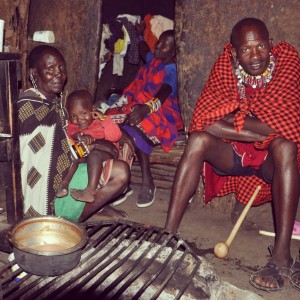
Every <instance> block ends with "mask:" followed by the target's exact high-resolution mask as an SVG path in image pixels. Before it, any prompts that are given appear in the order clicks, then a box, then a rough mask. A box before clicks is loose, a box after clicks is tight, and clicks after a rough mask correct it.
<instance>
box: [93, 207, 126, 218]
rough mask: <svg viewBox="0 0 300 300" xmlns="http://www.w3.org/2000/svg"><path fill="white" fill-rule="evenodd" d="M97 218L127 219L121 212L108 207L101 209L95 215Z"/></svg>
mask: <svg viewBox="0 0 300 300" xmlns="http://www.w3.org/2000/svg"><path fill="white" fill-rule="evenodd" d="M96 215H97V216H105V217H109V218H112V219H127V218H128V215H127V214H126V212H125V211H123V210H118V209H115V208H113V207H111V206H109V205H106V206H104V207H103V209H102V210H101V211H98V212H97V213H96Z"/></svg>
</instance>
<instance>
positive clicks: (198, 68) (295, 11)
mask: <svg viewBox="0 0 300 300" xmlns="http://www.w3.org/2000/svg"><path fill="white" fill-rule="evenodd" d="M299 12H300V1H299V0H288V1H281V0H265V1H261V0H251V1H250V0H216V1H205V0H188V1H186V0H176V7H175V20H176V23H175V28H176V43H177V63H178V82H179V97H180V102H181V110H182V113H183V116H184V120H185V125H186V127H188V125H189V120H190V118H191V116H192V111H193V108H194V106H195V102H196V100H197V98H198V97H199V94H200V92H201V90H202V88H203V86H204V84H205V81H206V80H207V78H208V75H209V72H210V69H211V67H212V66H213V63H214V61H215V59H216V58H217V57H218V56H219V55H220V53H221V52H222V50H223V45H224V44H225V43H227V42H228V40H229V35H230V32H231V29H232V27H233V25H234V24H235V23H236V22H238V21H239V20H240V19H242V18H245V17H256V18H260V19H262V20H263V21H264V22H265V23H266V24H267V26H268V28H269V31H270V36H271V37H272V38H273V39H274V41H275V43H277V42H279V41H281V40H285V41H287V42H288V43H290V44H292V45H294V46H295V47H296V48H297V49H298V52H299V51H300V38H299V28H300V17H299Z"/></svg>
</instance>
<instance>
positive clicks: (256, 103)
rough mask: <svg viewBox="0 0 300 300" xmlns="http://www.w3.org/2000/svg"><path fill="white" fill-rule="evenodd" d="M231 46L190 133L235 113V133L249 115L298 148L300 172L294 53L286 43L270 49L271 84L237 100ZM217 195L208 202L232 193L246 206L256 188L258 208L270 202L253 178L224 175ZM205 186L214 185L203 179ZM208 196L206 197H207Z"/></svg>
mask: <svg viewBox="0 0 300 300" xmlns="http://www.w3.org/2000/svg"><path fill="white" fill-rule="evenodd" d="M230 49H231V45H230V44H227V45H225V49H224V52H223V53H222V54H221V56H220V57H219V58H218V60H217V61H216V63H215V65H214V67H213V69H212V71H211V74H210V76H209V80H208V81H207V83H206V85H205V88H204V90H203V92H202V93H201V95H200V97H199V99H198V101H197V104H196V108H195V111H194V114H193V118H192V121H191V125H190V132H193V131H203V130H204V128H205V127H206V126H208V125H210V124H213V123H214V122H216V121H218V120H221V119H223V118H224V117H225V116H226V115H227V114H229V113H231V112H233V111H235V110H236V109H237V110H238V113H237V114H236V119H235V122H234V125H235V128H236V130H237V131H240V130H242V128H243V124H244V117H245V116H246V115H248V114H249V113H250V112H252V113H253V114H254V115H255V116H256V117H258V118H259V119H260V120H261V121H262V122H264V123H266V124H268V126H270V127H271V128H273V129H274V130H275V131H276V132H277V133H278V134H280V135H281V136H283V137H284V138H286V139H289V140H292V141H294V142H295V143H297V146H298V168H299V170H300V143H299V142H300V113H299V107H300V105H299V104H300V91H299V87H300V59H299V56H298V53H297V50H296V49H295V48H294V47H293V46H291V45H289V44H288V43H286V42H281V43H279V44H278V45H276V46H275V47H274V48H273V49H272V53H273V55H274V57H275V59H276V67H275V70H274V73H273V78H272V80H271V81H270V83H269V84H268V85H267V86H266V87H265V88H261V89H259V90H257V91H255V92H254V93H252V95H251V96H250V97H249V98H247V99H240V98H239V96H238V92H237V80H236V78H235V75H234V73H233V69H232V64H231V54H230ZM223 183H224V184H223V186H222V187H221V189H220V191H219V192H218V194H217V195H212V194H211V195H209V197H210V199H209V198H208V197H206V198H205V202H206V203H207V202H208V201H209V200H211V198H212V197H214V196H224V195H226V194H229V193H235V194H236V196H237V199H238V200H239V201H240V202H242V203H244V204H246V203H247V202H248V201H249V199H250V197H251V195H252V194H253V192H254V190H255V188H256V186H257V185H261V186H262V189H261V191H260V193H259V195H258V196H257V197H256V199H255V201H254V205H260V204H262V203H265V202H267V201H270V200H271V193H270V185H269V184H267V183H266V182H264V181H263V180H261V179H259V178H258V177H256V176H227V177H225V180H224V182H223ZM205 184H206V185H214V184H216V183H215V182H210V178H208V176H205ZM206 196H207V195H206Z"/></svg>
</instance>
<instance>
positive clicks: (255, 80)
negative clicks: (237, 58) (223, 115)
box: [235, 54, 275, 98]
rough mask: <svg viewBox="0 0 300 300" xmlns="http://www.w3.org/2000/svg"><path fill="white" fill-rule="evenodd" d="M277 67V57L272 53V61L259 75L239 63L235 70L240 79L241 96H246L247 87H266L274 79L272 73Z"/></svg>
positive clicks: (239, 89) (238, 84) (239, 90)
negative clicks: (247, 70)
mask: <svg viewBox="0 0 300 300" xmlns="http://www.w3.org/2000/svg"><path fill="white" fill-rule="evenodd" d="M274 69H275V58H274V56H273V55H272V54H271V55H270V63H269V65H268V67H267V69H266V70H265V71H264V72H263V73H262V74H261V75H257V76H252V75H250V74H248V73H246V71H245V70H244V69H243V67H242V66H241V65H239V66H238V67H237V68H236V70H235V76H236V77H237V79H238V83H237V86H238V92H239V94H240V96H241V98H245V97H246V95H245V87H246V86H251V87H252V88H253V89H256V88H261V87H265V86H266V85H267V84H268V83H269V82H270V81H271V79H272V73H273V71H274Z"/></svg>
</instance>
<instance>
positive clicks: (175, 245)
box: [0, 220, 209, 300]
mask: <svg viewBox="0 0 300 300" xmlns="http://www.w3.org/2000/svg"><path fill="white" fill-rule="evenodd" d="M85 226H86V229H87V232H88V236H89V242H88V245H87V246H86V247H85V248H84V249H83V253H82V257H81V261H80V263H79V265H78V266H77V267H75V268H74V269H73V270H71V271H69V272H68V273H66V274H63V275H60V276H56V277H47V276H36V275H32V274H26V276H24V277H23V278H21V279H20V280H17V276H19V275H20V274H21V273H22V272H23V270H22V269H19V270H17V271H14V272H12V271H10V270H11V268H12V266H13V265H14V264H15V263H16V262H15V261H12V262H10V263H8V264H7V265H5V266H4V267H3V269H2V270H1V271H0V278H1V285H0V295H1V296H2V298H3V299H49V300H50V299H51V300H52V299H69V298H68V297H70V299H82V298H83V297H89V299H95V298H98V299H147V300H149V299H164V300H166V299H209V288H208V284H207V282H206V279H205V278H204V277H202V276H201V275H200V271H199V269H200V267H201V258H199V257H198V256H197V255H195V254H194V253H193V251H192V249H190V247H189V246H188V245H187V244H186V243H185V242H184V241H183V240H182V239H180V238H179V237H178V236H177V235H174V234H171V233H168V232H166V231H165V230H164V229H162V228H158V227H154V226H147V225H143V224H139V223H133V222H128V221H125V220H118V221H102V222H93V223H85Z"/></svg>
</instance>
